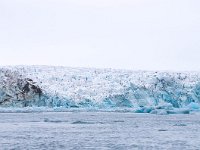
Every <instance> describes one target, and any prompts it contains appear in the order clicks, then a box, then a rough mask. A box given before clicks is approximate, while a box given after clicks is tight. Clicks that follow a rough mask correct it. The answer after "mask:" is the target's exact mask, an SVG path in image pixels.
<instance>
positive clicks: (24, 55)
mask: <svg viewBox="0 0 200 150" xmlns="http://www.w3.org/2000/svg"><path fill="white" fill-rule="evenodd" d="M0 65H62V66H72V67H74V66H75V67H97V68H123V69H140V70H200V0H0Z"/></svg>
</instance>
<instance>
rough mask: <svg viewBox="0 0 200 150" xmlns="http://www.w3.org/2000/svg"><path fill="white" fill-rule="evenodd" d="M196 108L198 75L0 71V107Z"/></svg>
mask: <svg viewBox="0 0 200 150" xmlns="http://www.w3.org/2000/svg"><path fill="white" fill-rule="evenodd" d="M199 104H200V72H154V71H151V72H150V71H130V70H114V69H94V68H93V69H89V68H69V67H52V66H8V67H1V68H0V107H35V106H36V107H50V108H55V107H62V108H99V109H108V108H134V109H137V112H140V111H141V112H151V113H157V111H158V109H164V110H167V111H171V110H172V109H178V108H180V109H183V108H189V109H196V110H198V109H199ZM161 113H163V112H161ZM164 113H165V112H164ZM172 113H173V112H172Z"/></svg>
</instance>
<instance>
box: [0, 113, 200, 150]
mask: <svg viewBox="0 0 200 150" xmlns="http://www.w3.org/2000/svg"><path fill="white" fill-rule="evenodd" d="M0 149H1V150H4V149H6V150H7V149H16V150H21V149H40V150H46V149H50V150H51V149H52V150H55V149H77V150H78V149H81V150H82V149H114V150H116V149H119V150H122V149H148V150H151V149H176V150H177V149H182V150H183V149H184V150H185V149H200V114H192V115H163V116H161V115H150V114H133V113H117V112H46V113H0Z"/></svg>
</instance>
